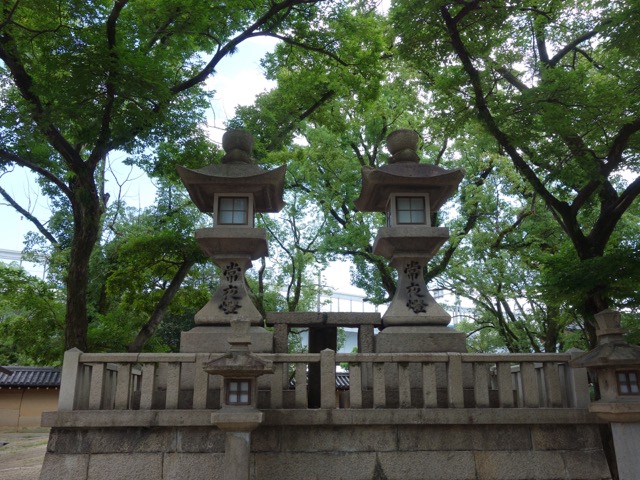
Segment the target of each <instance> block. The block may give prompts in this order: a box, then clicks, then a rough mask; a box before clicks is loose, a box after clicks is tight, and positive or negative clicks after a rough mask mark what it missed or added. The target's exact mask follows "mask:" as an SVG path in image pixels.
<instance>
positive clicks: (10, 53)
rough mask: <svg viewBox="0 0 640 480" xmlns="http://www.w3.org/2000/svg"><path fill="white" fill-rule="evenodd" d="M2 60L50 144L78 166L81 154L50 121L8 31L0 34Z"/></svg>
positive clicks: (80, 162)
mask: <svg viewBox="0 0 640 480" xmlns="http://www.w3.org/2000/svg"><path fill="white" fill-rule="evenodd" d="M0 60H2V61H3V62H4V63H5V65H6V66H7V68H8V69H9V72H11V76H12V77H13V80H14V83H15V85H16V87H17V88H18V91H19V92H20V95H22V97H23V98H24V99H25V100H26V101H27V102H28V103H29V104H30V105H31V107H32V111H31V118H32V119H33V121H34V122H35V124H36V125H37V126H38V129H39V130H40V131H41V132H42V134H43V135H44V136H45V137H46V138H47V140H48V142H49V144H50V145H51V146H52V147H53V148H54V149H55V150H56V151H57V152H59V153H60V155H61V156H62V158H63V159H64V160H65V161H66V162H67V163H68V164H69V165H72V166H75V167H77V166H79V165H80V164H82V158H81V157H80V154H79V153H78V152H77V151H76V150H75V149H74V148H73V146H72V145H71V144H70V143H69V142H68V141H67V140H66V139H65V138H64V136H63V135H62V133H61V132H60V131H59V130H58V128H57V127H56V126H55V125H53V124H52V123H50V122H49V120H48V116H47V115H46V112H45V109H44V106H43V105H42V101H41V100H40V97H38V96H37V95H36V94H35V93H34V88H33V80H32V78H31V76H30V75H29V73H28V72H27V70H26V68H25V66H24V64H23V62H22V59H21V58H20V54H19V52H18V49H17V46H16V44H15V41H14V40H13V37H12V36H11V35H9V34H8V33H3V34H2V35H0Z"/></svg>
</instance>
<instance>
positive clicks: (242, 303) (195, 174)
mask: <svg viewBox="0 0 640 480" xmlns="http://www.w3.org/2000/svg"><path fill="white" fill-rule="evenodd" d="M252 146H253V138H252V136H251V134H249V133H248V132H246V131H244V130H230V131H227V132H226V133H225V134H224V136H223V137H222V147H223V149H224V150H225V155H224V156H223V157H222V160H221V163H220V164H212V165H208V166H206V167H203V168H200V169H198V170H192V169H188V168H185V167H182V166H178V167H177V170H178V174H179V175H180V178H181V179H182V182H183V183H184V185H185V186H186V187H187V190H188V192H189V195H190V197H191V199H192V200H193V202H194V203H195V204H196V206H197V207H198V208H199V209H200V211H202V212H206V213H212V214H213V221H214V225H213V226H212V227H210V228H201V229H198V230H196V240H197V242H198V244H199V245H200V248H202V250H203V251H204V252H205V253H206V254H207V255H209V256H210V257H211V259H212V260H213V262H214V263H215V264H216V265H217V266H218V267H220V272H221V276H220V284H219V286H218V288H217V290H216V291H215V292H214V294H213V296H212V298H211V300H210V301H209V302H208V303H207V304H206V305H205V306H204V307H203V308H202V309H201V310H200V311H199V312H198V313H196V315H195V323H196V325H198V326H228V325H229V324H230V322H231V321H232V320H234V319H235V318H236V317H237V316H238V315H242V316H243V317H244V318H245V319H247V320H249V321H250V322H251V324H252V325H254V326H258V325H262V323H263V319H262V315H261V314H260V312H259V311H258V309H257V308H256V307H255V305H254V304H253V302H252V300H251V297H250V295H249V292H248V290H247V285H246V280H245V271H246V270H247V269H248V268H251V266H252V260H257V259H259V258H261V257H264V256H267V255H268V249H267V235H266V231H265V229H263V228H255V214H256V213H271V212H274V213H275V212H278V211H280V210H281V209H282V207H283V206H284V202H283V199H282V196H283V188H284V175H285V171H286V166H284V165H283V166H281V167H279V168H276V169H275V170H269V171H267V170H264V169H262V168H260V167H259V166H257V165H255V163H254V161H253V159H252V157H251V151H252ZM199 333H202V332H199ZM184 340H185V338H184V334H183V341H182V342H181V343H184ZM225 341H226V340H225ZM254 342H255V339H254ZM187 343H188V342H187ZM257 344H258V350H259V351H262V348H261V347H260V346H259V345H260V342H257ZM187 349H188V350H191V348H190V347H187ZM183 351H184V350H183ZM198 351H206V350H202V349H199V350H198ZM208 351H211V350H208ZM213 351H215V350H213Z"/></svg>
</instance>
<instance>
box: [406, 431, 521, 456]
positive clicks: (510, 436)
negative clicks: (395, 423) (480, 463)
mask: <svg viewBox="0 0 640 480" xmlns="http://www.w3.org/2000/svg"><path fill="white" fill-rule="evenodd" d="M398 449H399V450H401V451H407V450H408V451H411V450H428V451H456V450H469V451H480V450H482V451H486V450H531V436H530V433H529V427H528V426H525V425H433V426H413V425H407V426H402V427H398Z"/></svg>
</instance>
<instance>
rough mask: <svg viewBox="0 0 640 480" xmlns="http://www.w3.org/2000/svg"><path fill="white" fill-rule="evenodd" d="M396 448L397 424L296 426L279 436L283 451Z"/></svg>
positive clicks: (355, 450)
mask: <svg viewBox="0 0 640 480" xmlns="http://www.w3.org/2000/svg"><path fill="white" fill-rule="evenodd" d="M396 449H397V436H396V427H394V426H370V427H367V426H360V427H358V428H350V427H346V428H345V427H293V428H287V429H286V431H285V432H283V435H282V438H281V439H280V451H282V452H336V451H340V452H376V451H381V452H383V451H394V450H396Z"/></svg>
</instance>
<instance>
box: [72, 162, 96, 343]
mask: <svg viewBox="0 0 640 480" xmlns="http://www.w3.org/2000/svg"><path fill="white" fill-rule="evenodd" d="M70 187H71V191H72V192H73V196H72V197H71V199H70V200H71V207H72V209H73V240H72V241H71V249H70V251H69V270H68V272H67V313H66V319H65V332H64V337H65V349H66V350H68V349H70V348H74V347H75V348H78V349H80V350H82V351H83V352H86V351H87V348H88V344H87V331H88V327H89V318H88V315H87V286H88V284H89V261H90V259H91V253H92V252H93V248H94V247H95V245H96V243H97V241H98V238H99V236H100V218H101V215H102V209H101V206H100V200H99V198H98V191H97V189H96V185H95V182H94V179H93V172H92V171H89V170H85V171H78V172H76V176H75V177H74V179H73V180H72V182H71V185H70Z"/></svg>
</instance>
